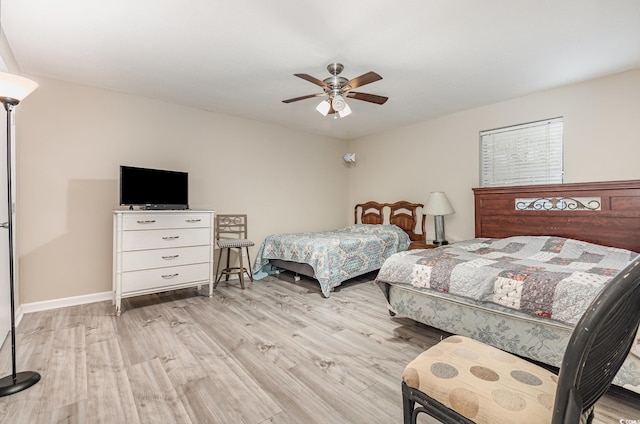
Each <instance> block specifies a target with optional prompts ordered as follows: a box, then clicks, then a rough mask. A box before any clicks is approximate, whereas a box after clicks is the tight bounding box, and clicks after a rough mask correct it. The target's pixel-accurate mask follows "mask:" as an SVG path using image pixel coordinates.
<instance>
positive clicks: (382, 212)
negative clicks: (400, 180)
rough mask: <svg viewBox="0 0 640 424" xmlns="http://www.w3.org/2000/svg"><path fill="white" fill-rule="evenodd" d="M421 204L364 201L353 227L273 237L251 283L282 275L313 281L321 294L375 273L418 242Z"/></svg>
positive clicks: (421, 237) (356, 211)
mask: <svg viewBox="0 0 640 424" xmlns="http://www.w3.org/2000/svg"><path fill="white" fill-rule="evenodd" d="M422 207H423V205H422V204H420V203H411V202H407V201H399V202H395V203H378V202H366V203H361V204H357V205H356V206H355V208H354V225H351V226H349V227H346V228H341V229H338V230H334V231H324V232H312V233H291V234H273V235H270V236H268V237H267V238H266V239H265V240H264V242H263V243H262V245H261V246H260V249H259V251H258V255H257V258H256V261H255V266H254V278H256V279H260V278H262V277H264V276H266V275H268V274H270V273H272V274H273V273H278V272H279V270H281V269H282V270H288V271H292V272H294V273H295V274H296V275H298V274H301V275H304V276H307V277H310V278H313V279H316V280H317V281H318V283H319V284H320V288H321V290H322V294H323V295H324V296H325V297H329V296H330V294H331V291H332V290H333V289H334V288H335V287H337V286H339V285H340V284H341V283H342V282H343V281H346V280H348V279H350V278H354V277H357V276H359V275H363V274H366V273H368V272H371V271H376V270H378V269H380V267H381V266H382V264H383V263H384V261H385V260H386V259H387V258H388V257H389V256H391V255H392V254H394V253H397V252H401V251H404V250H407V248H408V247H409V246H410V244H411V243H413V242H416V243H419V242H424V239H425V234H424V216H423V218H422V220H420V219H419V218H418V216H421V215H422V214H420V213H419V210H420V208H422Z"/></svg>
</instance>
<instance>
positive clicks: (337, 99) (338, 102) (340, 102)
mask: <svg viewBox="0 0 640 424" xmlns="http://www.w3.org/2000/svg"><path fill="white" fill-rule="evenodd" d="M331 105H332V106H333V110H335V111H336V112H340V111H342V109H344V108H345V106H346V105H347V102H346V101H345V100H344V97H342V96H341V95H340V94H338V95H335V96H333V100H332V101H331Z"/></svg>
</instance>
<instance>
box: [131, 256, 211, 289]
mask: <svg viewBox="0 0 640 424" xmlns="http://www.w3.org/2000/svg"><path fill="white" fill-rule="evenodd" d="M197 281H203V282H205V283H206V282H208V281H209V264H208V263H205V264H195V265H183V266H172V267H167V268H156V269H147V270H144V271H133V272H123V273H122V294H123V295H126V294H129V293H134V292H141V291H145V290H151V289H154V291H162V290H161V289H163V288H171V286H180V285H183V284H188V283H190V282H197Z"/></svg>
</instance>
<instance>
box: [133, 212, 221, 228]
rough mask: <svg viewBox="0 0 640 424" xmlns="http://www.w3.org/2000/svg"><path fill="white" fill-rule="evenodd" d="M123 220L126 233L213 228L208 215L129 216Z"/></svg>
mask: <svg viewBox="0 0 640 424" xmlns="http://www.w3.org/2000/svg"><path fill="white" fill-rule="evenodd" d="M122 218H123V219H122V229H123V230H125V231H128V230H155V229H161V228H197V227H206V228H208V227H210V226H211V215H210V214H206V213H201V214H200V213H190V214H184V213H181V214H178V213H177V214H172V213H149V214H146V213H145V214H130V215H129V214H127V215H124V216H123V217H122Z"/></svg>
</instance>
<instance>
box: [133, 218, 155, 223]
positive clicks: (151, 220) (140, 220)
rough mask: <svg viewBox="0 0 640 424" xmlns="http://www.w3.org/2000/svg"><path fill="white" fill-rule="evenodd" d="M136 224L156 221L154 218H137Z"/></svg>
mask: <svg viewBox="0 0 640 424" xmlns="http://www.w3.org/2000/svg"><path fill="white" fill-rule="evenodd" d="M137 222H138V224H153V223H154V222H156V220H155V219H139V220H138V221H137Z"/></svg>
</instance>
